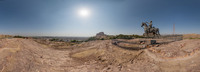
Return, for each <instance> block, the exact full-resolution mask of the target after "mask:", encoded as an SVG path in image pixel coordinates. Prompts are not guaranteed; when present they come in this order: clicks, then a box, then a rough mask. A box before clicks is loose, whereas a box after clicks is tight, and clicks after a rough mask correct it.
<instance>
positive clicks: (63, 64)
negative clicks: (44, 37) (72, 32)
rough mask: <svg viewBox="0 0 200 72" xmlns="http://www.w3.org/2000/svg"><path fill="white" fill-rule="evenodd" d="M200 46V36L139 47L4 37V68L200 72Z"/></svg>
mask: <svg viewBox="0 0 200 72" xmlns="http://www.w3.org/2000/svg"><path fill="white" fill-rule="evenodd" d="M130 41H134V40H130ZM199 49H200V39H192V40H189V39H188V40H182V41H176V42H172V43H169V44H164V45H161V46H160V47H152V48H148V49H143V50H139V51H135V50H127V49H123V48H119V47H118V46H115V45H113V44H112V41H111V40H99V41H90V42H84V43H81V44H77V45H74V46H69V47H67V49H56V48H50V47H49V46H46V45H43V44H40V43H38V42H35V41H34V40H32V39H15V38H12V39H1V40H0V72H200V57H199V56H200V53H199Z"/></svg>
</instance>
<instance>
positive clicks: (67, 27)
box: [0, 0, 200, 36]
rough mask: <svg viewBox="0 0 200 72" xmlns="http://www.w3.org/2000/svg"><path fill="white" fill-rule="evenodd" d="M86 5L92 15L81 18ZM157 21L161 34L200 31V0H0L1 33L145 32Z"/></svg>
mask: <svg viewBox="0 0 200 72" xmlns="http://www.w3.org/2000/svg"><path fill="white" fill-rule="evenodd" d="M81 8H86V9H88V10H89V11H90V15H89V16H88V17H86V18H84V17H81V16H80V15H79V14H78V11H79V10H80V9H81ZM150 20H152V21H153V26H155V27H158V28H159V29H160V33H161V34H172V32H173V24H175V26H176V33H178V34H187V33H198V34H200V0H0V34H11V35H29V36H31V35H34V36H93V35H95V34H96V33H98V32H101V31H103V32H105V33H106V34H110V35H116V34H140V35H141V34H142V33H143V29H142V28H141V26H140V25H141V23H142V22H145V21H150Z"/></svg>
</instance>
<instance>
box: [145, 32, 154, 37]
mask: <svg viewBox="0 0 200 72" xmlns="http://www.w3.org/2000/svg"><path fill="white" fill-rule="evenodd" d="M143 36H144V37H154V34H153V33H148V34H146V33H144V34H143Z"/></svg>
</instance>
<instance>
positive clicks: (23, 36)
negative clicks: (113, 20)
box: [13, 35, 27, 38]
mask: <svg viewBox="0 0 200 72" xmlns="http://www.w3.org/2000/svg"><path fill="white" fill-rule="evenodd" d="M13 38H27V37H24V36H19V35H17V36H14V37H13Z"/></svg>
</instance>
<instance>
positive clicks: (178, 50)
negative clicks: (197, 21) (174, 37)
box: [149, 40, 200, 59]
mask: <svg viewBox="0 0 200 72" xmlns="http://www.w3.org/2000/svg"><path fill="white" fill-rule="evenodd" d="M199 44H200V40H182V41H177V42H173V43H170V44H167V45H162V46H160V47H156V48H151V49H149V51H151V52H154V53H156V55H157V56H159V57H162V58H171V59H173V58H174V59H176V58H185V57H187V56H191V55H193V54H195V53H197V52H199V50H200V45H199Z"/></svg>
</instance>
